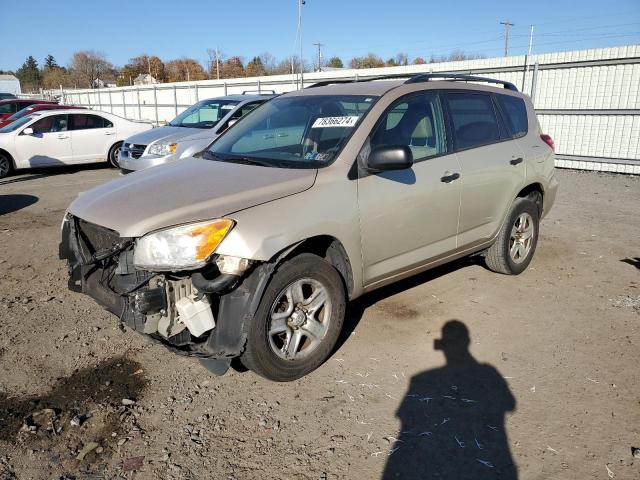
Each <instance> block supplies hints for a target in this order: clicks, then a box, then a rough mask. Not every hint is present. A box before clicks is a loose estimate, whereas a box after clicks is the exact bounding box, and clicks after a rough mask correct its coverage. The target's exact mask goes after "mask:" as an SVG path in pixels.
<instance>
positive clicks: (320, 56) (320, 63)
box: [314, 42, 324, 72]
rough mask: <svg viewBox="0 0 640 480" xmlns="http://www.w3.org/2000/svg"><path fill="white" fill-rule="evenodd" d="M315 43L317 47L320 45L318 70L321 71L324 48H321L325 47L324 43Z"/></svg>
mask: <svg viewBox="0 0 640 480" xmlns="http://www.w3.org/2000/svg"><path fill="white" fill-rule="evenodd" d="M314 45H315V46H316V47H318V71H319V72H321V71H322V50H321V48H322V47H324V43H320V42H318V43H314Z"/></svg>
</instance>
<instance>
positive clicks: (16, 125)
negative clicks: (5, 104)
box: [0, 114, 36, 133]
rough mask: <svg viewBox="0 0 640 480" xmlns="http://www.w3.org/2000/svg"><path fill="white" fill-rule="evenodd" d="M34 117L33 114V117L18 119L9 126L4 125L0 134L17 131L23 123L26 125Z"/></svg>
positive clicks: (0, 129)
mask: <svg viewBox="0 0 640 480" xmlns="http://www.w3.org/2000/svg"><path fill="white" fill-rule="evenodd" d="M35 117H36V115H35V114H33V115H27V116H26V117H22V118H19V119H18V120H16V121H15V122H11V123H10V124H9V125H5V126H4V127H2V128H0V133H7V132H13V131H14V130H17V129H19V128H20V127H21V126H23V125H24V124H25V123H28V122H30V121H31V120H33V119H34V118H35Z"/></svg>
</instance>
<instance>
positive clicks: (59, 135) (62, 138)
mask: <svg viewBox="0 0 640 480" xmlns="http://www.w3.org/2000/svg"><path fill="white" fill-rule="evenodd" d="M58 138H59V139H60V140H64V139H65V138H69V135H63V134H61V133H60V134H58Z"/></svg>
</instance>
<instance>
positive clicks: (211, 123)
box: [169, 99, 238, 128]
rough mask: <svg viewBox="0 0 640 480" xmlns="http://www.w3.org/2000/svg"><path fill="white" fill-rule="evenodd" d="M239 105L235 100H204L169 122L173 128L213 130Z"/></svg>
mask: <svg viewBox="0 0 640 480" xmlns="http://www.w3.org/2000/svg"><path fill="white" fill-rule="evenodd" d="M237 104H238V102H237V101H235V100H216V99H212V100H202V101H201V102H198V103H196V104H195V105H191V106H190V107H189V108H187V109H186V110H185V111H184V112H182V113H181V114H180V115H178V116H177V117H176V118H174V119H173V120H171V121H170V122H169V125H171V126H172V127H187V128H213V127H215V126H216V124H217V123H218V122H219V121H220V119H222V117H224V116H225V115H226V114H227V113H229V112H230V111H231V110H233V109H234V108H235V106H236V105H237Z"/></svg>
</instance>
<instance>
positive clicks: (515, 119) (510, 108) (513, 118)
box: [496, 95, 529, 138]
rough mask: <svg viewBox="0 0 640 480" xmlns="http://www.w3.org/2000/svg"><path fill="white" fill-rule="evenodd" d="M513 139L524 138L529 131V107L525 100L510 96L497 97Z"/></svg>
mask: <svg viewBox="0 0 640 480" xmlns="http://www.w3.org/2000/svg"><path fill="white" fill-rule="evenodd" d="M496 99H497V100H498V104H499V105H500V108H501V109H502V113H503V114H504V116H505V117H506V118H505V120H506V122H507V127H508V128H509V133H510V134H511V137H512V138H518V137H523V136H524V135H526V134H527V132H528V130H529V120H528V118H527V106H526V105H525V103H524V100H523V99H522V98H519V97H512V96H510V95H496Z"/></svg>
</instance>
